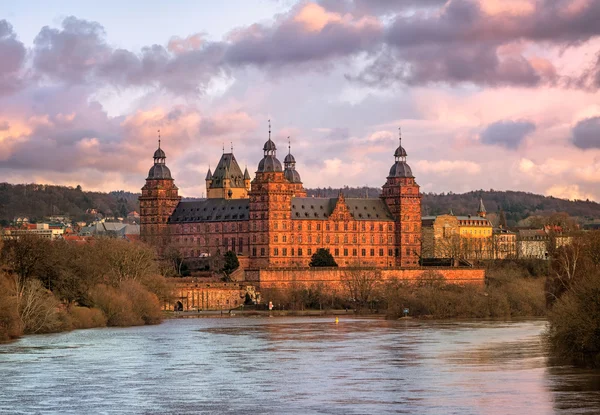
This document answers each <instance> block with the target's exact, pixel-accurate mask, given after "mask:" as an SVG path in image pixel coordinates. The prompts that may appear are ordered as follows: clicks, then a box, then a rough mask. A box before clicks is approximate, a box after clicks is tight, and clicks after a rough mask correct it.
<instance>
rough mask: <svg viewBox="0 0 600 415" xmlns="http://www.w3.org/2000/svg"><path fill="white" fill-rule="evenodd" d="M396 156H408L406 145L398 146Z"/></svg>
mask: <svg viewBox="0 0 600 415" xmlns="http://www.w3.org/2000/svg"><path fill="white" fill-rule="evenodd" d="M394 157H406V150H405V149H404V147H402V146H400V147H398V148H397V149H396V151H395V152H394Z"/></svg>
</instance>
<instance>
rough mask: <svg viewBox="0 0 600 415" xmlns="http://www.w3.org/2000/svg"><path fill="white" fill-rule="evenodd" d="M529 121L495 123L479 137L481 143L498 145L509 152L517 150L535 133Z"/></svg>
mask: <svg viewBox="0 0 600 415" xmlns="http://www.w3.org/2000/svg"><path fill="white" fill-rule="evenodd" d="M535 128H536V127H535V124H534V123H532V122H530V121H525V120H520V121H508V120H507V121H497V122H495V123H493V124H490V125H488V126H487V128H486V129H485V130H483V132H482V133H481V135H480V139H481V142H482V143H483V144H489V145H499V146H502V147H505V148H508V149H511V150H515V149H516V148H518V147H519V146H520V145H521V143H522V142H523V140H524V139H525V137H526V136H527V135H529V134H531V133H532V132H534V131H535Z"/></svg>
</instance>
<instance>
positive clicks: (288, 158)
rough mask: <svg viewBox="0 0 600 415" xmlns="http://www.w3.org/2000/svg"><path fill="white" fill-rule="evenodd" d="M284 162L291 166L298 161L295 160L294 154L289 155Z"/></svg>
mask: <svg viewBox="0 0 600 415" xmlns="http://www.w3.org/2000/svg"><path fill="white" fill-rule="evenodd" d="M283 162H284V163H285V164H290V163H295V162H296V159H295V158H294V156H292V154H291V153H290V154H288V155H287V156H285V158H284V159H283Z"/></svg>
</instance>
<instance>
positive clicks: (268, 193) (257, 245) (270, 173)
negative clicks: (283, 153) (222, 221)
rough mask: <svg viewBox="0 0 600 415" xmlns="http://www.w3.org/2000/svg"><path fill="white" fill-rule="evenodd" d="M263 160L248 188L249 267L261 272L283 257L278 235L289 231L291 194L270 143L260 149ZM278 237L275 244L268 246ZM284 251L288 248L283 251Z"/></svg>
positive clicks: (275, 148) (290, 186)
mask: <svg viewBox="0 0 600 415" xmlns="http://www.w3.org/2000/svg"><path fill="white" fill-rule="evenodd" d="M263 152H264V156H263V158H262V160H261V161H260V163H258V169H257V171H256V176H255V178H254V180H253V181H252V184H251V186H250V192H249V196H250V224H249V226H250V233H251V234H252V236H251V238H252V240H251V241H250V245H251V246H252V250H251V251H250V263H251V266H252V267H255V268H263V267H268V266H269V265H275V264H277V263H278V262H279V261H280V258H279V257H281V256H285V254H284V251H283V247H280V246H278V243H279V242H281V241H282V238H281V237H279V234H283V233H288V232H289V230H288V229H290V227H291V217H290V212H291V203H292V196H293V194H294V191H293V189H292V185H291V184H290V182H288V180H287V179H286V178H285V175H284V172H283V169H282V168H281V162H280V161H279V160H278V159H277V147H276V146H275V143H274V142H273V141H272V140H271V121H269V139H268V140H267V142H266V143H265V145H264V146H263ZM275 235H277V236H278V239H277V241H278V242H276V243H273V242H271V243H269V242H270V241H271V240H274V239H275V238H274V236H275ZM286 249H287V248H286Z"/></svg>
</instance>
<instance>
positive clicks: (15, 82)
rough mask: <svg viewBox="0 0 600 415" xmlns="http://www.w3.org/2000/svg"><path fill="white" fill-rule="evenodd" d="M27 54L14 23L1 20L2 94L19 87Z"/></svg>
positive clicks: (0, 58) (0, 60) (0, 73)
mask: <svg viewBox="0 0 600 415" xmlns="http://www.w3.org/2000/svg"><path fill="white" fill-rule="evenodd" d="M25 55H26V49H25V46H24V45H23V43H21V42H20V41H18V40H17V37H16V35H15V32H14V31H13V27H12V25H11V24H10V23H8V22H7V21H6V20H0V94H2V93H7V92H12V91H14V90H16V89H18V87H19V84H20V83H21V79H20V77H19V72H20V71H21V70H22V68H23V64H24V62H25Z"/></svg>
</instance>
